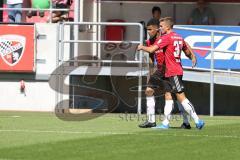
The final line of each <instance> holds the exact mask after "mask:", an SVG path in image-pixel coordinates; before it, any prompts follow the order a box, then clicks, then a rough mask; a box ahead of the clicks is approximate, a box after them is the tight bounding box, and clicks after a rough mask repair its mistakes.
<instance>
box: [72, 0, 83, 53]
mask: <svg viewBox="0 0 240 160" xmlns="http://www.w3.org/2000/svg"><path fill="white" fill-rule="evenodd" d="M82 1H83V0H80V2H81V4H80V3H79V1H74V22H79V21H81V22H82V19H81V17H82V16H83V15H80V12H81V13H82V10H80V8H81V9H82V8H83V6H82V5H83V3H82ZM79 5H80V6H79ZM78 33H79V25H78V24H77V25H74V33H73V37H74V41H77V40H78ZM78 45H79V44H78V43H74V54H73V55H74V57H77V56H78Z"/></svg>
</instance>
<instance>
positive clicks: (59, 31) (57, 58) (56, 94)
mask: <svg viewBox="0 0 240 160" xmlns="http://www.w3.org/2000/svg"><path fill="white" fill-rule="evenodd" d="M60 34H61V25H60V24H58V25H57V36H56V39H57V44H56V45H57V50H56V68H58V67H59V54H60V52H61V50H60V48H59V47H60V46H59V43H60V40H61V39H60V38H61V37H60ZM59 84H60V83H59V75H58V73H57V74H56V89H58V91H59V89H60V86H59ZM58 91H56V93H55V103H56V105H57V104H58V102H59V92H58ZM56 107H58V106H56Z"/></svg>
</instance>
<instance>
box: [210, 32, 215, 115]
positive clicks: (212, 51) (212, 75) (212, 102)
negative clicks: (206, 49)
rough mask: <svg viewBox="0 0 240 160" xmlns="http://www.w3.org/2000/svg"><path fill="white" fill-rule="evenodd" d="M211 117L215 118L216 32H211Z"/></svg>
mask: <svg viewBox="0 0 240 160" xmlns="http://www.w3.org/2000/svg"><path fill="white" fill-rule="evenodd" d="M210 116H211V117H213V116H214V32H211V72H210Z"/></svg>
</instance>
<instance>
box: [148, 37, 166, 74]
mask: <svg viewBox="0 0 240 160" xmlns="http://www.w3.org/2000/svg"><path fill="white" fill-rule="evenodd" d="M160 39H161V37H158V38H156V40H155V41H154V42H151V41H150V40H149V39H148V40H147V41H146V44H147V46H148V47H149V46H152V45H155V44H156V42H158V41H159V40H160ZM149 57H150V58H151V59H152V61H153V62H154V59H156V62H157V68H158V70H159V71H160V72H161V73H164V71H165V63H164V53H163V50H162V49H158V50H157V51H155V52H154V53H152V54H150V55H149Z"/></svg>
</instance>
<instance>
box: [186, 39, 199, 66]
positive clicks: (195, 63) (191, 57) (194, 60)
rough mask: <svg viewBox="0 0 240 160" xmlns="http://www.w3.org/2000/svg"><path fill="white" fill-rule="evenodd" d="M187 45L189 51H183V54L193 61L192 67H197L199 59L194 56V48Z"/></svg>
mask: <svg viewBox="0 0 240 160" xmlns="http://www.w3.org/2000/svg"><path fill="white" fill-rule="evenodd" d="M185 43H186V46H187V49H185V50H183V52H184V53H185V55H186V56H187V57H188V58H189V59H190V60H192V67H195V66H196V65H197V57H196V55H195V54H194V52H193V50H192V48H191V47H190V45H189V44H188V43H187V42H185Z"/></svg>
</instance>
